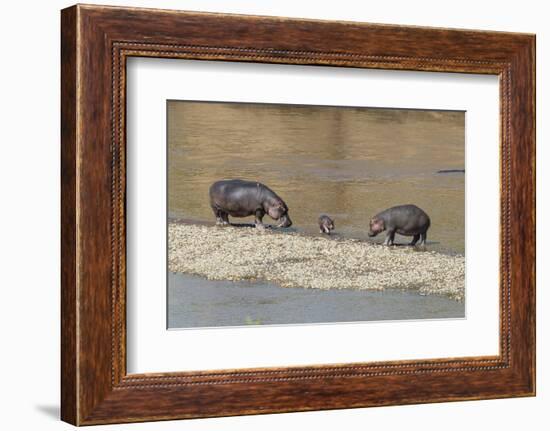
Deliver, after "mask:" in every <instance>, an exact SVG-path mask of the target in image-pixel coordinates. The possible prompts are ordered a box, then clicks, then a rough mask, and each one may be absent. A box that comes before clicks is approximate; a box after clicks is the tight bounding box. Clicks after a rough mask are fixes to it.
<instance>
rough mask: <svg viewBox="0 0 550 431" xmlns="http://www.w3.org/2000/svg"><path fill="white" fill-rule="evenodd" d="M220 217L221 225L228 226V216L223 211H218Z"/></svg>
mask: <svg viewBox="0 0 550 431" xmlns="http://www.w3.org/2000/svg"><path fill="white" fill-rule="evenodd" d="M220 215H221V218H222V224H223V225H227V224H229V214H228V213H226V212H225V211H220Z"/></svg>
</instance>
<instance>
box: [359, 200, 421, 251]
mask: <svg viewBox="0 0 550 431" xmlns="http://www.w3.org/2000/svg"><path fill="white" fill-rule="evenodd" d="M429 227H430V217H428V214H426V213H425V212H424V211H423V210H422V209H420V208H418V207H417V206H416V205H398V206H395V207H391V208H388V209H387V210H384V211H382V212H380V213H378V214H376V215H375V216H374V217H373V218H372V219H371V220H370V230H369V236H376V235H378V234H379V233H380V232H382V231H386V232H387V233H386V240H385V241H384V244H385V245H393V240H394V237H395V234H396V233H398V234H400V235H405V236H412V237H413V239H412V241H411V243H410V245H415V244H416V243H417V242H418V240H419V239H420V244H421V245H426V238H427V232H428V228H429Z"/></svg>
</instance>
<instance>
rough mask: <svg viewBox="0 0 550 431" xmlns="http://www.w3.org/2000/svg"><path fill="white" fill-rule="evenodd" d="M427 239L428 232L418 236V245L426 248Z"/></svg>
mask: <svg viewBox="0 0 550 431" xmlns="http://www.w3.org/2000/svg"><path fill="white" fill-rule="evenodd" d="M427 238H428V232H424V233H422V234H420V245H423V246H426V239H427Z"/></svg>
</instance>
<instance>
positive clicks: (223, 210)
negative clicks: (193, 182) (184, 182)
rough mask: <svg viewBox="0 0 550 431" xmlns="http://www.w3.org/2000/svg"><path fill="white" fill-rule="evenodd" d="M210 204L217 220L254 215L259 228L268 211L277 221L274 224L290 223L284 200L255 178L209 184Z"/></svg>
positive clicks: (218, 221)
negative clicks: (252, 179)
mask: <svg viewBox="0 0 550 431" xmlns="http://www.w3.org/2000/svg"><path fill="white" fill-rule="evenodd" d="M209 193H210V206H211V207H212V211H213V212H214V215H215V216H216V224H222V225H225V224H229V218H228V216H231V217H247V216H251V215H254V217H255V224H256V227H257V228H258V229H263V228H264V224H263V222H262V219H263V217H264V215H265V214H268V215H269V216H270V217H271V218H272V219H274V220H276V221H277V222H278V224H277V227H290V226H291V225H292V221H291V220H290V217H289V215H288V207H287V205H286V203H285V202H284V201H283V200H282V199H281V198H280V197H279V196H278V195H277V194H276V193H275V192H274V191H273V190H271V189H270V188H269V187H267V186H266V185H264V184H262V183H259V182H256V181H245V180H221V181H216V182H215V183H214V184H212V185H211V186H210V191H209Z"/></svg>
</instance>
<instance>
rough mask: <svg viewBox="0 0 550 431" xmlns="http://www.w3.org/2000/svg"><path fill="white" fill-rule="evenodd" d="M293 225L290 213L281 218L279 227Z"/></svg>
mask: <svg viewBox="0 0 550 431" xmlns="http://www.w3.org/2000/svg"><path fill="white" fill-rule="evenodd" d="M290 226H292V220H290V217H289V216H288V215H285V216H283V217H281V218H280V219H279V224H278V227H290Z"/></svg>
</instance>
